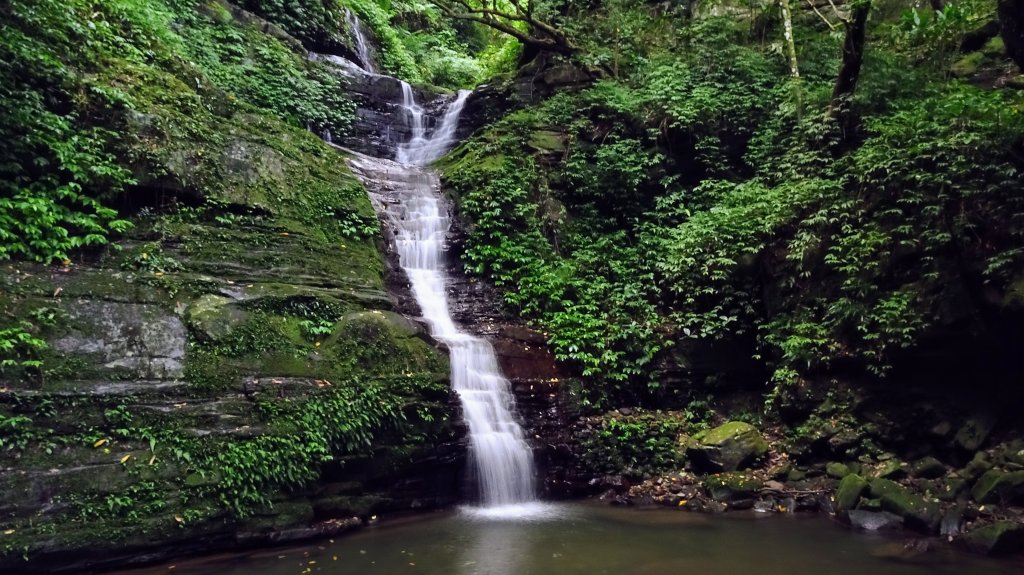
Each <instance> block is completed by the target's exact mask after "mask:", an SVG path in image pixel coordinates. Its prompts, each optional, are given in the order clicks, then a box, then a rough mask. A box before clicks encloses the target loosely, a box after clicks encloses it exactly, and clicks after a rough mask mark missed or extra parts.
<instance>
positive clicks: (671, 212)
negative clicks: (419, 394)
mask: <svg viewBox="0 0 1024 575" xmlns="http://www.w3.org/2000/svg"><path fill="white" fill-rule="evenodd" d="M898 9H899V8H898V7H896V6H889V5H885V6H878V7H876V10H875V11H874V13H873V16H872V20H871V22H872V23H871V26H870V34H869V38H868V41H867V48H866V56H865V59H864V64H863V68H862V70H861V71H860V73H859V76H860V77H859V79H860V84H859V87H858V88H857V89H856V91H855V92H854V93H853V94H852V97H851V98H850V101H849V102H848V104H845V105H844V106H846V107H845V108H844V112H843V113H842V116H837V115H835V114H834V113H832V111H831V109H832V106H833V105H834V96H835V94H834V86H835V85H836V82H837V77H836V74H837V70H838V68H839V65H840V59H841V55H842V50H841V44H842V42H843V40H844V37H843V34H842V33H833V31H832V30H830V28H829V26H835V23H826V22H825V21H823V20H822V18H819V17H818V16H817V15H815V14H814V13H813V12H811V11H809V10H807V11H804V12H806V13H801V14H798V15H797V18H796V22H795V24H796V28H795V30H796V41H795V45H796V48H797V51H796V59H797V61H798V62H799V69H800V75H799V77H798V78H795V77H793V75H792V72H791V68H790V66H789V62H788V61H787V58H786V55H785V50H784V49H783V45H784V44H783V38H782V31H781V29H780V24H779V22H778V20H777V16H778V15H777V14H776V13H775V12H774V11H772V10H768V11H767V12H764V13H762V12H760V11H758V10H756V9H755V10H753V11H752V12H750V13H747V14H744V15H743V16H741V17H739V18H737V17H735V16H729V17H699V18H695V17H693V16H692V14H691V13H690V12H689V11H687V10H684V9H682V8H666V7H661V6H659V7H648V6H642V5H638V4H637V3H633V2H624V1H620V2H605V3H602V4H601V5H600V9H599V10H598V11H597V12H596V13H589V14H588V15H586V16H584V15H583V12H582V10H583V8H582V7H580V8H576V7H575V5H570V7H569V11H568V14H567V15H564V16H562V17H561V18H564V23H565V30H566V31H567V33H569V34H571V35H572V36H573V39H574V41H575V42H576V43H577V44H578V45H579V46H580V48H579V50H578V52H577V54H575V55H574V56H573V58H574V59H576V60H577V61H579V62H581V64H582V65H584V66H585V67H589V68H590V69H595V68H602V67H603V68H604V70H605V73H604V74H603V76H604V78H603V79H599V80H598V81H597V82H596V83H594V84H593V85H591V86H589V87H584V88H583V89H581V90H579V91H576V92H561V93H558V94H556V95H555V96H554V97H552V98H551V99H549V100H547V101H545V102H543V103H542V104H540V105H538V106H534V107H530V108H527V109H524V110H522V111H519V112H516V113H514V114H512V115H510V116H508V117H506V118H505V119H503V120H502V121H501V122H499V123H498V124H497V125H496V126H494V127H493V128H491V129H489V130H488V131H486V132H485V133H484V134H482V135H480V136H478V137H477V138H475V139H474V140H472V141H470V142H469V143H468V144H466V145H465V146H464V147H462V148H461V149H460V150H458V151H457V152H456V153H455V154H454V155H453V157H452V158H451V159H450V160H449V164H448V167H447V168H446V169H445V173H446V176H447V178H448V182H449V183H450V184H451V186H452V189H453V190H454V192H455V195H456V196H457V198H458V203H459V208H460V210H461V214H462V215H463V217H464V218H465V219H466V220H467V221H468V222H470V235H469V240H468V245H467V250H466V255H465V257H466V266H467V269H468V270H469V271H471V272H473V273H478V274H484V275H487V276H489V277H492V278H494V279H495V280H496V281H497V282H498V283H499V284H500V285H503V286H506V287H507V291H506V300H507V301H508V303H509V304H510V305H511V306H512V307H513V308H514V309H516V310H518V311H520V312H521V313H523V314H524V315H526V316H527V317H531V318H534V320H535V321H536V322H537V324H538V325H539V326H541V327H542V328H543V329H544V330H545V331H547V333H548V334H549V338H550V342H551V345H552V347H553V349H554V351H555V353H556V354H557V355H558V357H560V358H561V359H563V360H565V361H567V362H570V364H572V365H575V366H577V368H578V369H579V370H580V372H581V373H582V374H583V375H584V376H585V378H584V382H585V383H584V384H583V385H584V386H585V388H586V390H585V391H587V392H588V393H589V395H588V396H587V397H588V400H589V401H599V402H600V401H602V400H603V399H607V398H608V397H609V396H614V397H618V399H619V400H623V399H624V400H626V401H627V402H628V401H636V400H640V401H652V400H655V399H656V398H658V397H662V398H664V397H666V394H680V395H682V396H683V397H686V396H687V393H688V392H687V389H686V388H685V387H683V388H677V389H665V387H666V385H665V383H664V382H665V381H667V380H668V379H667V378H665V371H666V370H678V367H679V366H678V362H680V361H683V362H687V361H688V360H687V359H686V358H687V356H688V354H689V353H691V352H692V350H695V349H707V345H708V344H711V343H712V342H717V343H716V345H719V344H723V343H728V342H731V343H732V344H736V345H741V346H742V347H743V348H744V349H746V350H747V354H748V356H750V355H753V356H755V358H758V359H760V360H761V361H763V362H764V363H765V364H766V365H767V366H769V370H768V373H769V376H768V377H769V378H770V380H771V382H772V386H771V387H770V388H769V393H768V406H769V407H771V401H772V398H773V397H774V396H775V394H776V393H777V392H778V390H779V389H780V386H788V385H791V384H794V383H796V382H797V381H799V380H802V379H804V378H808V377H811V378H813V377H816V376H818V375H820V374H827V373H836V372H837V371H838V372H845V373H848V374H858V373H864V374H869V375H873V376H875V377H883V376H885V374H886V373H887V372H888V371H889V370H890V369H891V368H892V366H893V364H894V361H895V360H896V359H897V358H898V357H899V356H900V354H901V353H902V352H903V351H904V350H908V349H912V348H915V347H916V346H919V345H920V344H921V342H922V341H926V340H928V339H929V338H931V337H934V336H935V335H936V334H938V333H942V332H944V331H945V330H948V329H950V328H953V327H955V329H957V330H962V332H963V333H967V334H970V335H969V337H978V338H983V339H984V338H991V339H990V340H989V341H991V342H992V345H993V346H995V347H996V349H997V350H998V345H999V343H998V342H1000V341H1002V340H1004V338H1009V339H1010V340H1012V341H1019V337H1020V335H1021V334H1020V332H1019V329H1018V328H1017V327H1014V324H1015V322H1016V323H1017V324H1019V319H1020V315H1019V314H1020V293H1021V292H1020V290H1021V281H1022V280H1021V278H1022V275H1021V272H1022V269H1024V250H1022V248H1021V246H1022V245H1024V227H1022V226H1024V196H1022V195H1021V193H1020V186H1019V182H1020V178H1021V169H1022V168H1024V161H1022V156H1021V150H1022V148H1021V146H1022V143H1024V142H1022V135H1024V114H1022V108H1021V106H1022V103H1024V100H1022V97H1021V94H1020V92H1019V91H1017V90H1015V89H1007V88H999V87H993V86H992V85H991V80H988V82H989V83H985V82H983V81H981V80H975V82H973V83H972V82H968V81H965V80H963V79H960V78H957V77H951V76H950V67H951V66H952V67H953V68H954V69H962V68H965V67H968V66H970V71H969V72H965V71H961V72H959V74H960V75H961V76H963V75H968V76H970V75H971V74H974V75H976V76H982V75H987V77H989V78H993V77H998V76H999V75H1004V76H1008V77H1010V78H1013V76H1014V73H1015V68H1014V67H1013V65H1012V63H1010V62H1009V61H1008V60H1005V59H1001V57H1000V56H999V46H1000V40H999V38H998V37H996V38H992V39H988V40H987V42H988V44H987V46H986V47H985V48H984V49H982V51H980V52H977V53H972V54H969V55H966V56H965V55H964V54H962V53H959V52H958V47H959V46H961V45H962V44H963V43H964V42H965V41H966V40H965V39H966V38H967V37H968V36H969V33H973V32H974V31H975V30H976V29H977V28H979V27H980V26H981V25H982V24H984V23H985V22H987V21H989V20H990V19H991V18H992V17H993V14H994V5H993V3H990V2H974V3H966V4H962V5H956V6H954V5H952V4H951V5H949V6H947V7H946V8H945V9H944V11H942V12H939V13H934V12H931V11H930V10H929V9H919V8H915V9H908V10H906V11H904V12H902V13H900V12H898V11H897V10H898ZM893 14H896V16H893ZM841 29H842V27H841V26H839V27H838V30H841ZM607 38H615V40H614V41H613V42H607V41H604V39H607ZM986 39H987V38H986V37H983V38H982V39H981V43H982V44H984V43H985V42H986ZM971 41H973V42H975V43H978V39H977V38H973V40H971ZM979 68H980V70H979ZM972 77H973V76H972ZM1002 82H1005V79H1004V80H1000V84H1001V83H1002ZM1004 314H1005V315H1004ZM994 355H998V351H996V352H994ZM691 357H692V356H691ZM690 382H691V383H692V382H693V381H692V380H690ZM773 390H774V391H773ZM629 398H633V399H629ZM644 398H647V399H644Z"/></svg>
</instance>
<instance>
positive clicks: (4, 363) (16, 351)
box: [0, 321, 49, 373]
mask: <svg viewBox="0 0 1024 575" xmlns="http://www.w3.org/2000/svg"><path fill="white" fill-rule="evenodd" d="M30 330H32V324H30V323H29V322H27V321H23V322H21V323H20V324H19V325H15V326H10V327H0V373H4V372H7V371H9V370H14V371H16V372H23V371H24V370H27V369H39V368H40V367H42V365H43V363H42V361H40V360H39V359H38V357H39V353H40V352H42V351H45V350H46V349H47V348H48V347H49V346H48V345H46V342H45V341H43V340H42V339H40V338H39V337H37V336H35V335H33V334H32V332H31V331H30Z"/></svg>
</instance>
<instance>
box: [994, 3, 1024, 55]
mask: <svg viewBox="0 0 1024 575" xmlns="http://www.w3.org/2000/svg"><path fill="white" fill-rule="evenodd" d="M998 9H999V28H1000V34H1002V36H1003V44H1005V45H1006V53H1007V54H1008V55H1009V56H1010V57H1011V58H1013V61H1014V62H1016V63H1017V66H1018V67H1020V69H1021V70H1024V0H999V8H998Z"/></svg>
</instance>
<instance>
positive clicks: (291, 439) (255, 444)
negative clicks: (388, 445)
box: [194, 381, 404, 517]
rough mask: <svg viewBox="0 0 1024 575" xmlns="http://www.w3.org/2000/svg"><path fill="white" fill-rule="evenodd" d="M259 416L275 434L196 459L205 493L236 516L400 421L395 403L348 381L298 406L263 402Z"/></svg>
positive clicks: (374, 389) (267, 502)
mask: <svg viewBox="0 0 1024 575" xmlns="http://www.w3.org/2000/svg"><path fill="white" fill-rule="evenodd" d="M268 401H269V402H270V406H272V407H268V406H267V405H266V402H265V404H264V407H263V410H264V412H269V413H272V414H273V415H272V416H271V421H270V423H271V424H275V423H276V424H278V425H284V427H283V428H281V430H280V431H281V433H275V434H263V435H259V436H257V437H254V438H251V439H248V440H245V441H236V442H229V443H226V444H217V445H216V446H215V448H214V449H211V450H209V451H205V452H203V453H202V454H200V455H199V456H198V459H197V460H196V461H195V463H194V465H195V468H196V470H197V473H199V474H200V475H203V476H207V477H211V478H215V482H214V483H213V485H212V486H204V487H199V488H198V490H199V491H200V492H201V493H202V492H207V491H209V492H211V493H212V494H213V495H215V496H216V497H217V498H218V500H219V501H220V502H221V504H223V505H224V506H225V507H226V508H228V509H230V510H231V511H232V512H233V513H234V514H235V515H236V516H239V517H246V516H248V515H251V514H252V513H253V512H254V511H256V510H258V509H260V508H264V507H266V506H269V505H270V504H271V500H270V497H269V496H270V494H272V493H274V492H276V491H279V490H282V489H294V488H299V487H302V486H303V485H305V484H306V483H308V482H309V481H312V480H313V479H315V478H316V477H317V475H318V472H319V467H320V465H321V464H322V463H325V462H328V461H331V460H332V459H333V457H334V454H336V453H344V454H354V453H362V452H366V451H367V450H369V449H370V448H371V447H372V445H373V440H374V438H376V437H377V436H378V434H380V433H381V432H383V431H386V430H388V429H393V428H395V427H396V426H398V425H400V424H401V422H402V421H403V420H404V415H403V413H402V411H401V410H400V408H399V404H398V403H397V400H396V398H395V397H394V396H393V395H390V394H388V393H387V392H386V391H384V390H383V389H382V388H380V387H377V386H372V385H360V384H359V383H358V382H355V381H353V382H349V383H348V384H347V385H346V386H345V387H336V388H332V389H329V390H325V391H322V392H320V393H319V394H317V395H314V396H312V397H310V398H308V399H306V400H304V401H301V402H291V401H288V400H286V399H278V400H268Z"/></svg>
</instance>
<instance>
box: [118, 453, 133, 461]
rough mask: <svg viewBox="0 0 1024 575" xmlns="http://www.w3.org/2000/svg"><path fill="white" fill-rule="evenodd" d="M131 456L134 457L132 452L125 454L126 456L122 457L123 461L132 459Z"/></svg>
mask: <svg viewBox="0 0 1024 575" xmlns="http://www.w3.org/2000/svg"><path fill="white" fill-rule="evenodd" d="M131 457H132V454H131V453H129V454H128V455H125V456H124V457H122V458H121V463H124V462H126V461H128V460H129V459H131Z"/></svg>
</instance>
